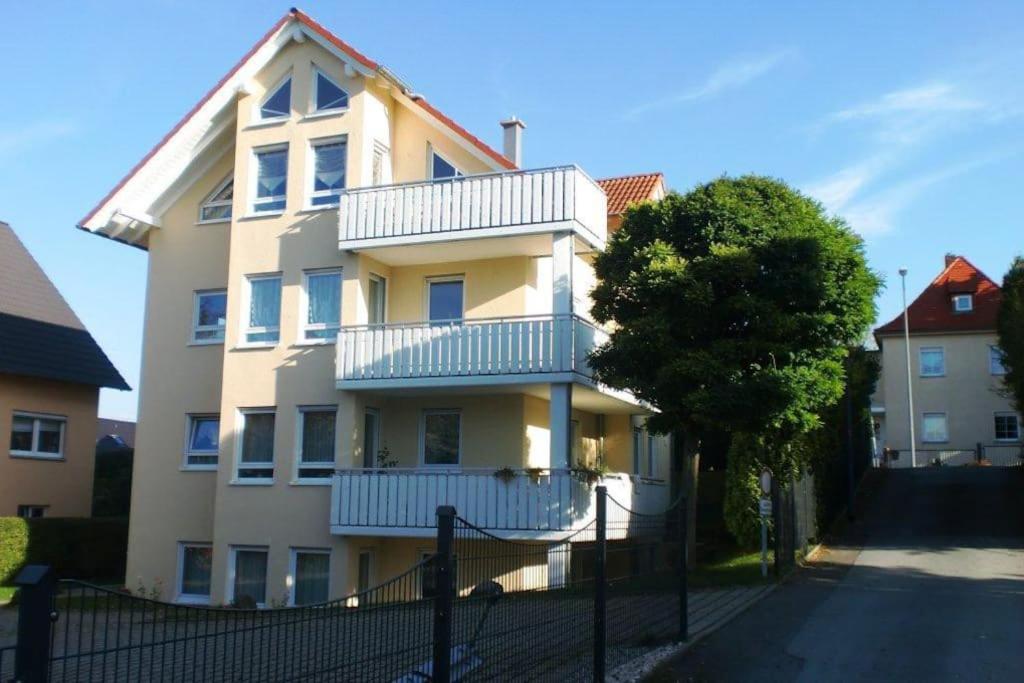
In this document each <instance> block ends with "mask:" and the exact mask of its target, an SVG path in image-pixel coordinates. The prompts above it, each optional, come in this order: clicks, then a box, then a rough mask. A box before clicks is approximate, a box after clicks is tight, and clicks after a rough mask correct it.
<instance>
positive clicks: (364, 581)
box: [356, 550, 374, 593]
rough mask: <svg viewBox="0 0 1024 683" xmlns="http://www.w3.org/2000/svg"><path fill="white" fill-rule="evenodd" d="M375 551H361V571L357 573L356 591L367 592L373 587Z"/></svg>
mask: <svg viewBox="0 0 1024 683" xmlns="http://www.w3.org/2000/svg"><path fill="white" fill-rule="evenodd" d="M373 564H374V562H373V551H372V550H360V551H359V573H358V574H357V577H358V578H357V581H356V592H357V593H365V592H367V591H368V590H370V588H372V587H373Z"/></svg>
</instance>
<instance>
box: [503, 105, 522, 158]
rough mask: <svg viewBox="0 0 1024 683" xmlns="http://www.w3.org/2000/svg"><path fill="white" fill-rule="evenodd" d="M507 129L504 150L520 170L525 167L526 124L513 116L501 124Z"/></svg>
mask: <svg viewBox="0 0 1024 683" xmlns="http://www.w3.org/2000/svg"><path fill="white" fill-rule="evenodd" d="M501 127H502V128H504V129H505V140H504V149H503V150H502V151H503V152H504V154H505V156H506V157H508V158H509V159H510V160H511V161H512V163H513V164H515V165H516V166H518V167H519V168H522V167H523V129H525V128H526V124H525V123H523V122H522V121H520V120H519V119H517V118H516V117H515V116H512V117H511V118H509V119H506V120H505V121H502V122H501Z"/></svg>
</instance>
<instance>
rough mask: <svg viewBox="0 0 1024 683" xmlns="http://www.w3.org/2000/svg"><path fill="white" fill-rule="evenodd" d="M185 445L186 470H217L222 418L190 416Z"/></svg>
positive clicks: (217, 416) (216, 416)
mask: <svg viewBox="0 0 1024 683" xmlns="http://www.w3.org/2000/svg"><path fill="white" fill-rule="evenodd" d="M186 422H187V425H188V431H187V435H186V439H187V442H186V444H185V468H186V469H196V470H211V469H217V457H218V455H219V453H220V446H219V442H220V416H219V415H189V416H188V417H187V420H186Z"/></svg>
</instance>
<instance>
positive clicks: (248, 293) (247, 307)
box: [238, 273, 284, 349]
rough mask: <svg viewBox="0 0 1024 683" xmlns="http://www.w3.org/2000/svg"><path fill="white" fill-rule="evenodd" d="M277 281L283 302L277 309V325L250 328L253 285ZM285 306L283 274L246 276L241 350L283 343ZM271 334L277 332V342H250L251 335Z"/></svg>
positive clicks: (240, 341) (240, 338)
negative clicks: (283, 311)
mask: <svg viewBox="0 0 1024 683" xmlns="http://www.w3.org/2000/svg"><path fill="white" fill-rule="evenodd" d="M275 279H276V280H277V281H278V287H280V288H281V300H280V304H279V305H278V308H277V325H274V326H271V327H250V326H249V322H250V313H251V309H252V283H253V282H255V281H257V280H275ZM283 306H284V277H283V276H282V275H281V273H256V274H253V275H246V276H245V284H244V286H243V287H242V315H241V316H239V317H240V318H241V323H242V330H241V336H240V337H239V339H238V346H239V347H240V348H250V349H251V348H266V347H273V346H277V345H278V344H280V343H281V313H282V311H281V309H282V308H283ZM270 332H277V340H275V341H249V339H248V337H249V335H250V334H267V333H270Z"/></svg>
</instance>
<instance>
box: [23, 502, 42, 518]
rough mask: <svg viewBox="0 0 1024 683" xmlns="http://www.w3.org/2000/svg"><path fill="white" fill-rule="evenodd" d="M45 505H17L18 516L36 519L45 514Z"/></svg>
mask: <svg viewBox="0 0 1024 683" xmlns="http://www.w3.org/2000/svg"><path fill="white" fill-rule="evenodd" d="M47 507H48V506H47V505H19V506H18V516H19V517H23V518H25V519H37V518H39V517H42V516H44V515H45V514H46V508H47Z"/></svg>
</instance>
